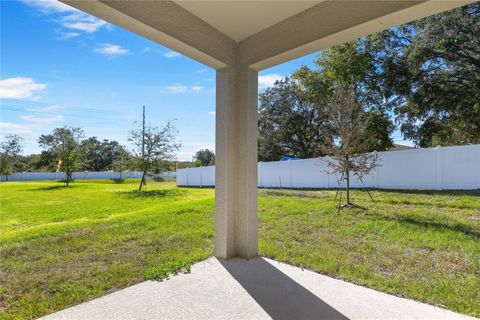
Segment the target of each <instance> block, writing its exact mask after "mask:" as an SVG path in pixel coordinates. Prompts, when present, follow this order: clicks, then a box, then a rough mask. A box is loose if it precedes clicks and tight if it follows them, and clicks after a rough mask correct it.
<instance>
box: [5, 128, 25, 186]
mask: <svg viewBox="0 0 480 320" xmlns="http://www.w3.org/2000/svg"><path fill="white" fill-rule="evenodd" d="M22 141H23V139H22V138H21V137H20V136H18V135H16V134H9V135H6V136H5V138H4V140H3V141H2V142H0V174H1V175H3V176H4V177H5V180H6V181H8V176H9V175H10V174H12V173H13V169H14V166H15V161H16V159H17V157H18V156H19V155H20V153H21V152H22V150H23V148H22Z"/></svg>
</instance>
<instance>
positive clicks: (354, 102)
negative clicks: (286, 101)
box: [323, 84, 393, 209]
mask: <svg viewBox="0 0 480 320" xmlns="http://www.w3.org/2000/svg"><path fill="white" fill-rule="evenodd" d="M333 89H334V90H333V92H332V95H331V96H330V97H329V98H327V99H326V108H327V110H328V111H329V116H328V122H329V126H330V127H331V128H332V129H333V131H332V134H331V136H330V138H329V143H326V144H325V146H326V147H325V152H326V153H327V154H328V155H330V156H331V158H325V159H324V160H323V161H325V163H326V164H327V166H328V167H329V169H330V172H329V173H330V174H335V175H336V176H337V177H340V179H339V184H341V183H342V182H343V181H345V182H346V185H345V189H346V204H345V205H344V206H339V209H340V208H351V207H355V205H354V204H352V202H351V199H350V181H351V178H352V175H357V177H358V178H359V179H362V178H363V176H364V175H366V174H368V173H369V172H370V171H371V170H372V169H373V168H375V166H376V165H377V164H376V155H375V154H374V153H371V151H373V150H374V149H373V148H374V147H375V146H376V145H377V144H378V141H377V140H378V137H377V136H375V135H374V134H372V130H371V128H372V126H375V125H377V123H378V122H379V121H380V120H381V119H379V118H381V117H382V116H381V115H379V114H378V111H377V112H373V113H370V112H367V111H365V109H364V106H363V105H362V103H361V102H360V101H359V98H358V96H357V95H356V93H355V90H354V89H353V88H352V87H350V86H344V85H341V84H337V85H335V86H334V87H333ZM381 122H383V123H386V124H388V123H389V122H388V119H387V118H386V116H384V119H383V121H381ZM384 129H385V131H384V135H385V137H386V138H387V139H388V136H389V134H390V133H391V131H392V130H393V127H388V126H387V128H384ZM385 137H381V139H385Z"/></svg>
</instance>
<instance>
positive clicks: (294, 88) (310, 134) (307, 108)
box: [258, 78, 328, 161]
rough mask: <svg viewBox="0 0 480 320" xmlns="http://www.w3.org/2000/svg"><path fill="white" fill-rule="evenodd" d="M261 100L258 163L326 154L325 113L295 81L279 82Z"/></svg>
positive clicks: (326, 129)
mask: <svg viewBox="0 0 480 320" xmlns="http://www.w3.org/2000/svg"><path fill="white" fill-rule="evenodd" d="M259 100H260V101H259V121H258V126H259V143H258V146H259V150H258V156H259V160H262V161H274V160H279V159H280V158H282V157H284V156H290V157H299V158H313V157H318V156H321V155H322V154H323V151H322V148H321V146H322V144H323V143H324V142H325V137H326V134H327V132H328V128H327V126H326V122H325V120H326V113H325V110H324V109H323V108H322V105H320V104H318V103H315V102H312V101H311V100H310V99H309V97H308V93H307V92H306V91H305V90H303V88H302V87H300V86H299V85H298V83H297V82H296V81H294V80H293V79H291V78H286V79H284V80H281V81H278V82H277V83H275V85H274V86H273V87H271V88H268V89H267V90H266V91H265V92H263V93H261V94H260V97H259Z"/></svg>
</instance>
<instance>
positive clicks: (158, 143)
mask: <svg viewBox="0 0 480 320" xmlns="http://www.w3.org/2000/svg"><path fill="white" fill-rule="evenodd" d="M176 137H177V129H176V128H175V127H174V126H173V124H172V123H171V122H168V123H167V124H166V125H165V126H163V127H160V128H158V127H154V126H146V127H145V129H142V128H139V129H136V130H132V131H130V135H129V138H128V140H129V141H131V142H132V143H133V145H134V150H133V152H134V154H135V155H136V156H137V157H138V158H139V159H140V169H141V170H142V180H141V181H140V186H139V187H138V190H139V191H141V190H143V188H144V187H145V185H146V184H147V181H146V179H147V174H148V173H149V171H150V169H151V168H152V166H153V165H154V163H155V162H157V161H159V160H166V159H172V158H173V157H174V152H175V151H177V150H178V149H179V148H180V146H181V144H180V143H178V142H177V141H176Z"/></svg>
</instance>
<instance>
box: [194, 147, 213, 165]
mask: <svg viewBox="0 0 480 320" xmlns="http://www.w3.org/2000/svg"><path fill="white" fill-rule="evenodd" d="M195 159H196V160H199V161H200V164H201V166H202V167H206V166H213V165H214V164H215V153H213V151H211V150H209V149H202V150H198V151H197V152H196V153H195Z"/></svg>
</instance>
